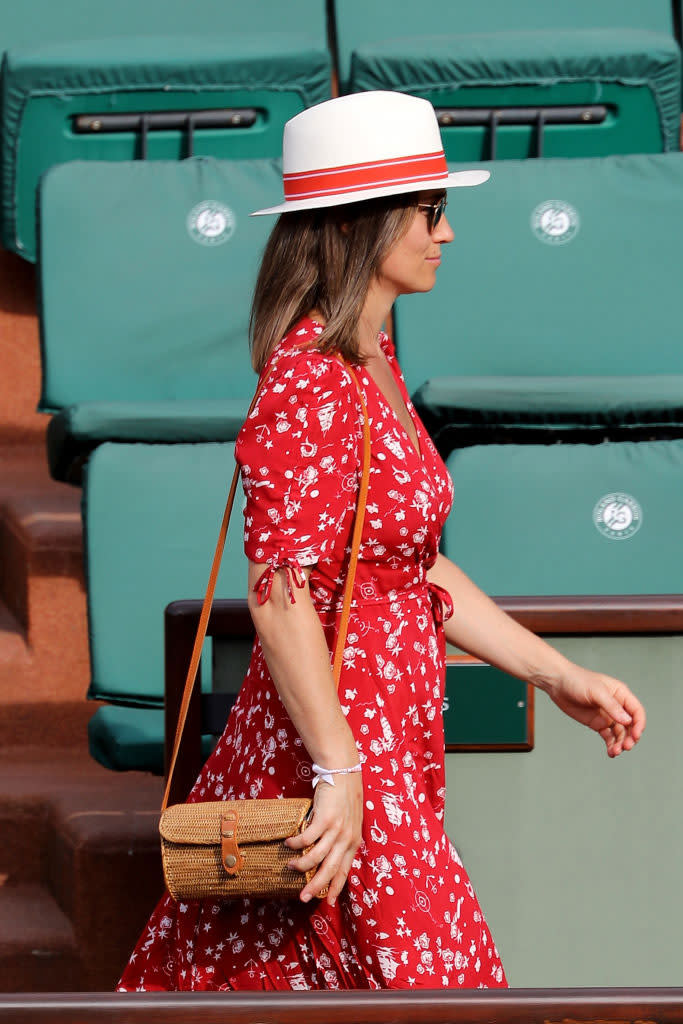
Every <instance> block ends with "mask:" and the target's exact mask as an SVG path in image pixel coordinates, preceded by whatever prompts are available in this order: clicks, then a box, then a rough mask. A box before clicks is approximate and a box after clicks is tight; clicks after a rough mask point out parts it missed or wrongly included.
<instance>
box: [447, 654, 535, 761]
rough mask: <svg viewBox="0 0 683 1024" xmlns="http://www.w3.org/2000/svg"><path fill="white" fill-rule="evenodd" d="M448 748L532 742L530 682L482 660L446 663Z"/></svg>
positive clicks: (527, 744) (521, 747) (525, 745)
mask: <svg viewBox="0 0 683 1024" xmlns="http://www.w3.org/2000/svg"><path fill="white" fill-rule="evenodd" d="M443 724H444V735H445V740H446V749H447V750H448V749H449V748H452V747H454V746H457V747H468V746H469V747H480V746H498V747H503V746H505V747H517V748H518V749H519V750H527V749H529V748H530V746H531V743H532V721H531V715H530V711H529V702H528V695H527V686H526V684H525V683H521V682H520V681H519V679H514V678H513V677H512V676H510V675H508V674H507V672H501V671H500V669H497V668H494V667H493V666H492V665H486V664H483V663H482V662H461V663H458V664H449V665H447V666H446V694H445V699H444V706H443Z"/></svg>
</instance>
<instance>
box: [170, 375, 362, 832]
mask: <svg viewBox="0 0 683 1024" xmlns="http://www.w3.org/2000/svg"><path fill="white" fill-rule="evenodd" d="M338 358H339V359H340V360H341V362H342V363H343V364H344V366H345V368H346V370H347V371H348V372H349V373H350V375H351V377H352V378H353V381H354V383H355V385H356V388H357V389H358V396H359V399H360V404H361V408H362V412H363V447H362V456H361V479H360V485H359V488H358V502H357V505H356V516H355V519H354V524H353V534H352V539H351V554H350V557H349V568H348V572H347V574H346V584H345V587H344V599H343V602H342V611H341V617H340V620H339V628H338V631H337V642H336V644H335V650H334V661H333V671H334V682H335V685H336V686H339V677H340V675H341V669H342V660H343V655H344V645H345V643H346V634H347V631H348V626H349V615H350V612H351V599H352V592H353V582H354V579H355V575H356V565H357V563H358V551H359V548H360V539H361V535H362V532H363V520H364V518H365V505H366V502H367V494H368V486H369V482H370V422H369V420H368V410H367V406H366V404H365V397H364V395H363V391H362V388H361V386H360V383H359V381H358V377H357V376H356V373H355V371H354V370H353V368H352V367H351V366H350V365H349V364H348V363H347V362H346V361H345V360H343V359H341V356H339V357H338ZM276 364H277V360H275V361H274V362H273V363H271V365H270V367H269V368H268V371H267V372H266V373H265V374H264V375H263V376H262V377H261V379H260V381H259V383H258V387H257V389H256V394H255V395H254V397H253V399H252V401H251V405H250V406H249V412H248V413H247V417H249V415H250V414H251V412H252V410H253V408H254V406H255V405H256V402H257V400H258V397H259V395H260V394H261V391H262V390H263V387H264V385H265V384H266V381H267V380H268V379H269V377H270V375H271V373H272V372H273V370H274V368H275V366H276ZM239 475H240V469H239V466H235V472H234V473H233V476H232V481H231V484H230V490H229V492H228V500H227V503H226V506H225V512H224V513H223V521H222V523H221V528H220V530H219V533H218V542H217V544H216V550H215V552H214V556H213V562H212V564H211V572H210V574H209V583H208V586H207V588H206V596H205V597H204V603H203V605H202V611H201V615H200V616H199V625H198V626H197V634H196V636H195V640H194V646H193V648H192V657H191V658H190V665H189V668H188V670H187V677H186V679H185V688H184V690H183V699H182V701H181V703H180V711H179V712H178V723H177V725H176V732H175V739H174V741H173V753H172V754H171V763H170V764H169V767H168V777H167V779H166V789H165V790H164V797H163V800H162V801H161V811H162V813H163V812H164V811H165V810H166V807H167V806H168V798H169V794H170V792H171V781H172V779H173V772H174V770H175V766H176V761H177V759H178V750H179V748H180V741H181V739H182V735H183V729H184V728H185V720H186V718H187V711H188V708H189V706H190V697H191V696H192V690H193V688H194V684H195V682H196V679H197V670H198V668H199V660H200V658H201V655H202V647H203V646H204V640H205V638H206V630H207V626H208V624H209V615H210V614H211V606H212V604H213V598H214V594H215V592H216V581H217V579H218V571H219V569H220V565H221V559H222V557H223V551H224V549H225V540H226V537H227V535H228V525H229V523H230V515H231V513H232V508H233V505H234V503H235V493H236V491H237V482H238V480H239Z"/></svg>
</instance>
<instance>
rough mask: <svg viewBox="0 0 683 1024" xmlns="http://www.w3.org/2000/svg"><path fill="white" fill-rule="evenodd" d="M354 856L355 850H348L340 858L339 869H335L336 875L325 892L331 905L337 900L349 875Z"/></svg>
mask: <svg viewBox="0 0 683 1024" xmlns="http://www.w3.org/2000/svg"><path fill="white" fill-rule="evenodd" d="M354 856H355V852H351V851H349V852H348V853H347V854H346V856H345V857H344V858H343V860H342V864H341V867H340V869H339V871H337V873H336V875H335V876H334V878H333V879H332V881H331V882H330V887H329V889H328V892H327V902H328V903H329V905H330V906H331V907H333V906H334V905H335V903H336V902H337V896H338V895H339V893H340V892H341V891H342V889H343V888H344V886H345V884H346V879H347V878H348V876H349V871H350V870H351V865H352V864H353V858H354Z"/></svg>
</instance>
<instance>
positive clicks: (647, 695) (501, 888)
mask: <svg viewBox="0 0 683 1024" xmlns="http://www.w3.org/2000/svg"><path fill="white" fill-rule="evenodd" d="M553 644H554V646H555V647H557V648H558V649H559V650H560V651H562V653H563V654H565V655H566V656H567V657H569V658H570V659H571V660H573V661H575V662H577V663H578V664H582V665H586V666H587V667H588V668H592V669H597V670H600V671H604V672H608V673H610V674H612V675H614V676H616V677H617V678H620V679H624V680H625V682H627V683H628V684H629V686H631V687H632V688H633V689H634V690H635V692H636V693H637V694H638V696H639V697H640V698H641V699H642V700H643V702H644V704H645V706H646V710H647V713H648V725H647V729H646V731H645V733H644V736H643V739H642V740H641V743H640V744H639V745H638V747H637V748H636V749H635V750H634V751H631V752H630V753H627V754H623V755H621V756H620V757H619V758H617V759H616V761H613V760H610V759H609V758H608V757H607V756H606V754H605V752H604V744H603V743H602V740H601V739H600V738H599V737H598V736H596V735H595V734H594V733H591V732H589V730H587V729H585V728H584V727H583V726H580V725H578V724H577V723H575V722H573V721H571V720H570V719H568V718H567V717H566V716H565V715H563V714H562V713H561V712H560V711H559V710H558V709H557V708H556V707H555V705H554V704H552V702H551V701H550V700H549V699H548V698H547V697H546V696H545V695H544V694H540V693H539V694H538V695H537V698H536V712H535V716H536V728H535V746H534V750H533V751H532V752H530V753H528V754H523V755H520V754H489V753H486V754H464V755H461V754H449V755H448V756H447V758H446V764H447V786H448V791H447V811H446V831H447V832H448V834H449V835H450V837H451V839H452V840H453V842H454V843H455V845H456V846H457V848H458V850H459V851H460V853H461V854H462V857H463V859H464V862H465V865H466V867H467V869H468V872H469V874H470V877H471V879H472V883H473V885H474V887H475V889H476V892H477V895H478V897H479V899H480V901H481V903H482V907H483V910H484V913H485V915H486V917H487V920H488V922H489V924H490V926H491V929H492V932H493V937H494V939H495V940H496V943H497V945H498V949H499V951H500V954H501V956H502V960H503V964H504V966H505V968H506V971H507V974H508V980H509V982H510V984H511V985H512V986H514V987H522V988H525V987H540V988H544V987H553V986H560V987H565V986H566V987H574V986H579V987H580V986H603V985H604V986H625V987H628V986H634V985H642V986H650V985H652V986H669V985H679V984H680V983H681V944H682V941H683V934H682V931H681V929H682V925H681V922H683V887H682V886H681V884H680V860H681V853H680V851H681V847H682V846H683V817H682V816H681V813H680V806H681V779H682V778H683V748H682V746H681V743H680V722H681V719H682V718H683V687H681V666H683V637H640V638H639V637H577V638H562V639H560V640H553Z"/></svg>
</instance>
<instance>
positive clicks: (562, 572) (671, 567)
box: [442, 440, 683, 596]
mask: <svg viewBox="0 0 683 1024" xmlns="http://www.w3.org/2000/svg"><path fill="white" fill-rule="evenodd" d="M448 468H449V471H450V473H451V475H452V477H453V481H454V484H455V504H454V508H453V511H452V512H451V514H450V516H449V518H448V520H447V523H446V527H445V529H444V534H443V537H442V547H443V550H444V552H445V554H446V555H447V556H448V557H449V558H451V559H453V560H454V561H455V562H456V563H457V564H458V565H459V566H460V567H461V568H462V569H463V570H464V571H465V572H466V573H467V574H468V575H469V576H471V577H472V579H474V580H475V582H476V583H477V584H478V585H479V586H481V587H482V589H483V590H485V591H486V592H487V593H489V594H493V595H498V596H504V595H505V596H512V595H519V596H538V595H575V594H587V595H595V594H616V595H623V594H675V593H679V592H680V590H681V557H680V530H681V509H682V508H683V441H679V440H676V441H652V442H646V441H642V442H637V443H633V442H620V443H611V442H605V443H603V444H596V445H584V444H576V445H575V444H554V445H534V444H527V445H514V444H508V445H495V444H491V445H476V446H472V447H470V448H464V449H462V450H460V451H457V452H453V453H452V454H451V455H450V457H449V459H448Z"/></svg>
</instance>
